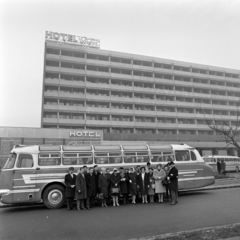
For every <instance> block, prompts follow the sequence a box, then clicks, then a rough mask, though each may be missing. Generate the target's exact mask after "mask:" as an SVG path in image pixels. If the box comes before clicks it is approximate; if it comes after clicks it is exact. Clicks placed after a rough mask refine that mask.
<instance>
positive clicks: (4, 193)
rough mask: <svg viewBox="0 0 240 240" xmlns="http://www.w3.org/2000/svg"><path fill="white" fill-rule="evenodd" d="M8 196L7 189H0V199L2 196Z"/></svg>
mask: <svg viewBox="0 0 240 240" xmlns="http://www.w3.org/2000/svg"><path fill="white" fill-rule="evenodd" d="M9 194H10V190H9V189H0V197H2V196H6V195H9Z"/></svg>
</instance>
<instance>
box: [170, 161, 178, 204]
mask: <svg viewBox="0 0 240 240" xmlns="http://www.w3.org/2000/svg"><path fill="white" fill-rule="evenodd" d="M168 165H169V167H170V170H169V173H168V175H167V180H168V188H169V190H170V192H171V198H172V203H171V204H172V205H175V204H176V203H177V202H178V169H177V168H176V167H175V164H174V162H170V163H169V164H168Z"/></svg>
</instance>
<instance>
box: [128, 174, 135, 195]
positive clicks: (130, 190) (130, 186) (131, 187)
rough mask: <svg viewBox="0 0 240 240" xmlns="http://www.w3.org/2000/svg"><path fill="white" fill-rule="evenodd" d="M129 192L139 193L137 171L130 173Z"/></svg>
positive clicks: (132, 193)
mask: <svg viewBox="0 0 240 240" xmlns="http://www.w3.org/2000/svg"><path fill="white" fill-rule="evenodd" d="M130 180H131V182H130ZM129 193H130V194H131V195H137V173H136V172H134V173H129Z"/></svg>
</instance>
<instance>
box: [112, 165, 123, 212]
mask: <svg viewBox="0 0 240 240" xmlns="http://www.w3.org/2000/svg"><path fill="white" fill-rule="evenodd" d="M120 181H121V179H120V176H119V174H118V172H117V169H116V168H114V169H113V173H112V175H111V178H110V189H111V193H112V198H113V206H114V207H115V206H118V207H119V203H118V196H119V191H120V186H119V183H120Z"/></svg>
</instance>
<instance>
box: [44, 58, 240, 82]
mask: <svg viewBox="0 0 240 240" xmlns="http://www.w3.org/2000/svg"><path fill="white" fill-rule="evenodd" d="M46 59H47V60H55V61H62V60H64V61H66V62H72V63H81V64H91V65H97V66H104V67H117V68H124V69H131V70H139V71H147V72H153V71H154V72H160V73H162V72H164V73H170V74H173V73H175V74H176V73H177V74H180V75H184V76H193V75H194V76H199V77H200V78H206V77H207V78H211V79H218V80H222V81H226V80H234V79H235V80H237V79H239V72H238V71H234V73H233V74H238V78H232V77H227V76H216V75H210V74H208V73H205V74H202V73H196V72H192V71H189V72H188V71H180V70H174V69H166V68H157V67H153V66H142V65H134V64H125V63H117V62H109V61H101V60H94V59H86V58H76V57H71V56H63V55H53V54H46ZM171 65H172V63H171ZM172 66H173V65H172ZM189 67H190V68H192V67H191V66H189ZM208 68H210V69H206V72H208V71H209V70H210V71H211V70H213V69H211V67H209V66H208ZM213 71H214V70H213ZM222 71H223V72H225V71H226V70H225V69H224V70H223V69H222ZM229 73H230V72H229Z"/></svg>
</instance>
